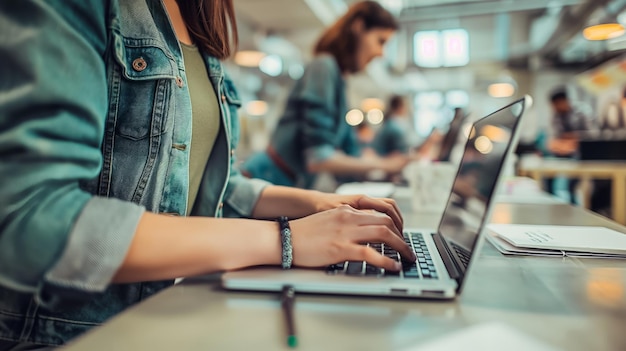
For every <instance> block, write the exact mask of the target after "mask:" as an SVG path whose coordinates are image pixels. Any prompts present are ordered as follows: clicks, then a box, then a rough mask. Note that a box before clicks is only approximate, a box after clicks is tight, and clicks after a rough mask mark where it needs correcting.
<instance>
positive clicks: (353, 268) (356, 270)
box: [346, 261, 363, 275]
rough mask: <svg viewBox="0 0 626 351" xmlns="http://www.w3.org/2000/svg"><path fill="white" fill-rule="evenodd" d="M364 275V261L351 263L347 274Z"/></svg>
mask: <svg viewBox="0 0 626 351" xmlns="http://www.w3.org/2000/svg"><path fill="white" fill-rule="evenodd" d="M362 273H363V261H349V262H348V268H347V269H346V274H348V275H361V274H362Z"/></svg>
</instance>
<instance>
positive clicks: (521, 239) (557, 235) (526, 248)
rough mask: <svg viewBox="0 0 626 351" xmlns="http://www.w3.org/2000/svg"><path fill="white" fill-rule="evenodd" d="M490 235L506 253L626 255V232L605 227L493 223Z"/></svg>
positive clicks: (490, 226)
mask: <svg viewBox="0 0 626 351" xmlns="http://www.w3.org/2000/svg"><path fill="white" fill-rule="evenodd" d="M486 236H487V240H488V241H489V242H491V243H492V244H493V245H494V246H495V247H496V248H497V249H498V250H499V251H500V252H502V253H503V254H505V255H532V256H569V257H603V258H626V234H624V233H620V232H618V231H615V230H611V229H608V228H604V227H585V226H555V225H529V224H490V225H488V226H487V235H486Z"/></svg>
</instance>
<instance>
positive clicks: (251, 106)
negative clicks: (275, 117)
mask: <svg viewBox="0 0 626 351" xmlns="http://www.w3.org/2000/svg"><path fill="white" fill-rule="evenodd" d="M267 109H268V106H267V102H265V101H262V100H254V101H250V102H248V103H247V104H246V113H247V114H248V116H254V117H258V116H263V115H264V114H266V113H267Z"/></svg>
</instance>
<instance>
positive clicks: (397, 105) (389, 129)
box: [370, 95, 441, 159]
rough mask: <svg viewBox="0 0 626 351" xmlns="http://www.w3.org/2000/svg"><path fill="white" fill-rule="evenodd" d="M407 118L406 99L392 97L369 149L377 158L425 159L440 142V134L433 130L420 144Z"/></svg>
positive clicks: (408, 114)
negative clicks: (395, 156)
mask: <svg viewBox="0 0 626 351" xmlns="http://www.w3.org/2000/svg"><path fill="white" fill-rule="evenodd" d="M409 118H410V113H409V107H408V104H407V102H406V99H405V98H404V97H402V96H399V95H394V96H392V97H391V99H390V100H389V110H388V112H387V113H386V114H385V119H384V120H383V124H382V126H381V128H380V129H379V130H378V131H377V132H376V136H375V137H374V140H373V141H372V142H371V144H370V147H371V148H372V149H374V151H376V153H377V154H378V155H379V156H390V155H408V154H410V153H411V156H410V158H411V159H418V158H422V157H427V156H428V154H429V153H430V151H431V149H432V148H433V147H434V146H435V145H437V144H438V143H439V142H440V140H441V134H440V133H439V132H438V131H437V130H436V129H433V131H432V133H430V134H429V135H428V138H426V140H424V141H423V142H422V143H420V142H419V140H418V138H419V137H418V136H417V133H415V128H414V127H413V125H412V123H411V121H410V119H409ZM413 152H415V154H413Z"/></svg>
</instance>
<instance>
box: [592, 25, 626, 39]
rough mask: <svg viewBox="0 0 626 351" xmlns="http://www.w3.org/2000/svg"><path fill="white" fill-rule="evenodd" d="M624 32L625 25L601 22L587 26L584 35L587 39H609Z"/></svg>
mask: <svg viewBox="0 0 626 351" xmlns="http://www.w3.org/2000/svg"><path fill="white" fill-rule="evenodd" d="M624 32H626V31H625V30H624V26H622V25H621V24H619V23H600V24H596V25H593V26H589V27H587V28H585V29H584V30H583V36H584V37H585V39H587V40H607V39H612V38H617V37H619V36H620V35H622V34H624Z"/></svg>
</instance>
